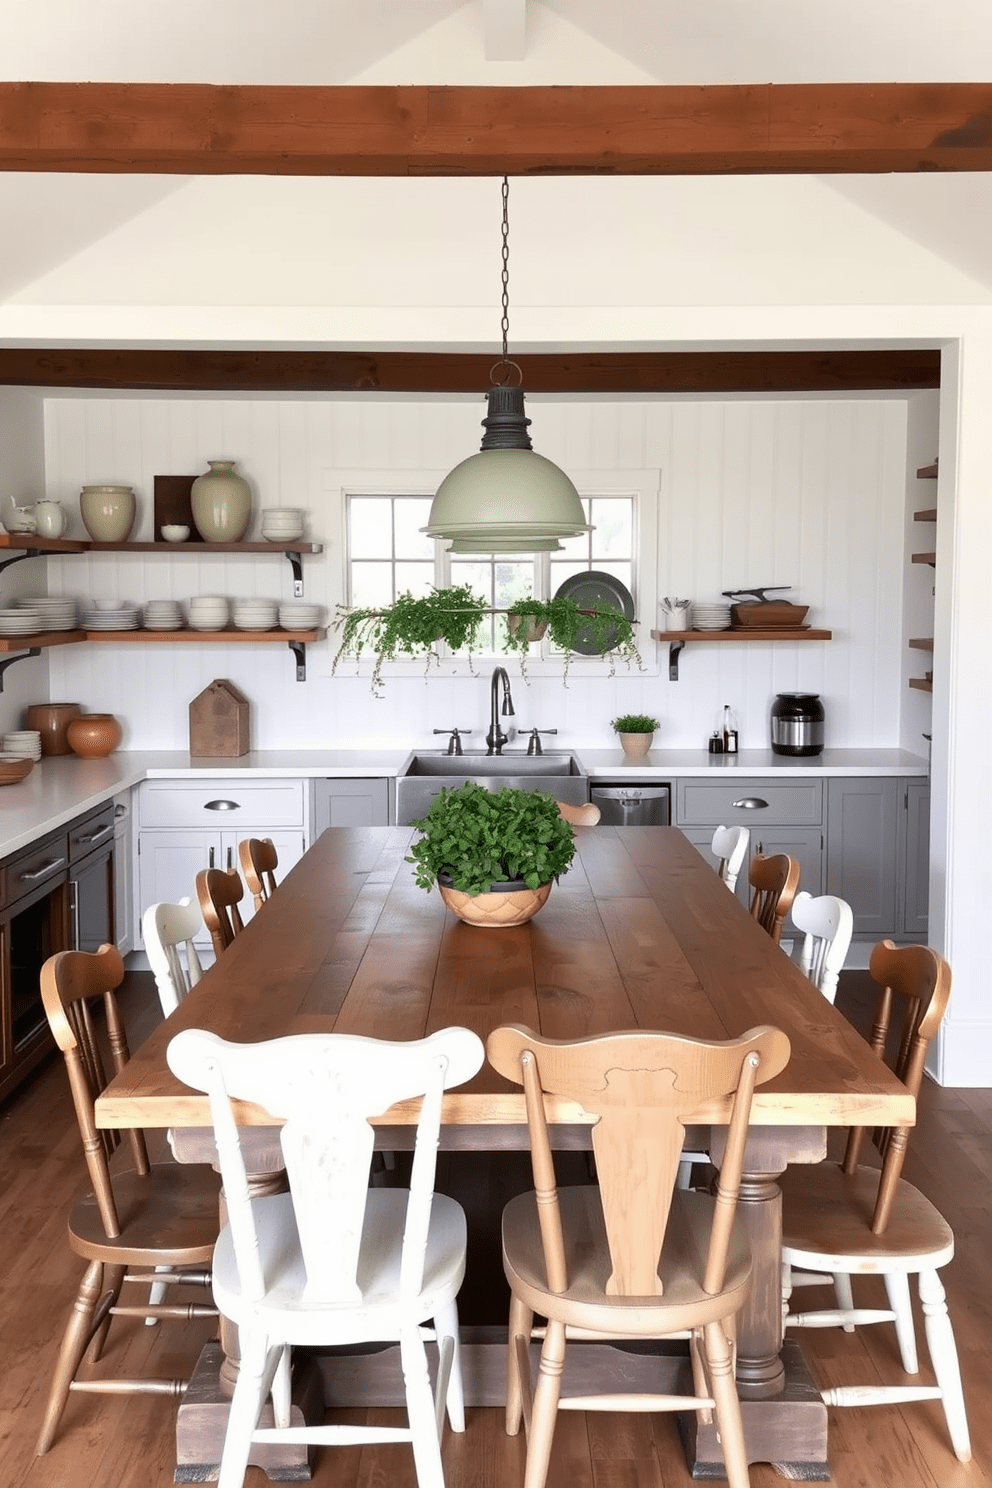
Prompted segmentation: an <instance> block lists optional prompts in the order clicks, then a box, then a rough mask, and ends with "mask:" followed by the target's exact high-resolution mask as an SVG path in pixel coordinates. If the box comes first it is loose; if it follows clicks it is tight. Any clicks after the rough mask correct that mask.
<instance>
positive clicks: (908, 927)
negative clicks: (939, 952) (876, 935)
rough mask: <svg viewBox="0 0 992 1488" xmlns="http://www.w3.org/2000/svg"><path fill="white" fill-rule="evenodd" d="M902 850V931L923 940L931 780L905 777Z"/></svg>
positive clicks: (928, 870) (926, 922) (926, 904)
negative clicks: (907, 778) (903, 839)
mask: <svg viewBox="0 0 992 1488" xmlns="http://www.w3.org/2000/svg"><path fill="white" fill-rule="evenodd" d="M901 784H902V785H903V787H904V792H903V823H904V827H905V834H904V835H905V843H904V851H903V854H902V859H903V864H904V880H903V884H904V887H903V894H902V905H903V923H902V928H903V932H904V934H906V935H908V936H912V937H914V938H918V939H920V940H923V939H925V938H926V936H927V931H928V915H929V908H930V783H929V781H927V780H904V781H902V782H901Z"/></svg>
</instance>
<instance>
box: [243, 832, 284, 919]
mask: <svg viewBox="0 0 992 1488" xmlns="http://www.w3.org/2000/svg"><path fill="white" fill-rule="evenodd" d="M238 858H239V860H240V862H241V873H242V876H243V877H244V881H245V883H246V884H247V885H248V892H249V894H251V895H253V896H254V899H255V909H256V911H257V910H260V909H261V907H262V905H263V904H264V903H265V901H266V899H269V898H271V897H272V895H273V894H274V893H275V891H276V869H277V868H278V867H279V858H278V856H277V854H276V850H275V847H274V846H273V844H272V838H271V837H245V838H244V839H243V841H241V842H239V843H238Z"/></svg>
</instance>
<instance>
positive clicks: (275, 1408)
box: [272, 1343, 293, 1431]
mask: <svg viewBox="0 0 992 1488" xmlns="http://www.w3.org/2000/svg"><path fill="white" fill-rule="evenodd" d="M292 1414H293V1376H292V1350H291V1348H290V1346H289V1344H288V1343H284V1344H283V1346H282V1348H281V1349H280V1350H279V1358H278V1361H277V1363H276V1367H275V1373H274V1374H273V1376H272V1419H273V1423H274V1424H275V1425H276V1426H277V1427H279V1429H280V1430H281V1431H288V1430H289V1427H290V1424H291V1421H292Z"/></svg>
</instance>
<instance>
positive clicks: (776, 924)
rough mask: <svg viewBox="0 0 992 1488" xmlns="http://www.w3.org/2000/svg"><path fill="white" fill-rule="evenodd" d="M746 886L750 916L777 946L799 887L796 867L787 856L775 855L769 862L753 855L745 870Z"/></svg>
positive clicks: (764, 858)
mask: <svg viewBox="0 0 992 1488" xmlns="http://www.w3.org/2000/svg"><path fill="white" fill-rule="evenodd" d="M748 882H749V883H750V885H751V889H752V891H753V892H752V894H751V914H752V916H753V918H754V919H756V920H757V921H758V924H759V925H760V926H761V928H762V929H763V930H767V931H768V934H769V935H770V936H771V938H772V940H773V941H774V942H775V944H776V945H778V943H779V941H780V940H781V939H782V926H783V925H784V923H785V917H786V915H787V914H788V913H789V910H790V909H791V908H792V901H793V899H794V898H795V897H796V890H797V889H798V887H799V864H798V862H797V861H796V859H795V858H790V857H789V855H788V854H787V853H776V854H775V855H774V857H770V858H766V857H765V856H764V855H763V854H762V853H760V852H758V853H755V855H754V857H753V858H752V859H751V867H750V868H749V869H748Z"/></svg>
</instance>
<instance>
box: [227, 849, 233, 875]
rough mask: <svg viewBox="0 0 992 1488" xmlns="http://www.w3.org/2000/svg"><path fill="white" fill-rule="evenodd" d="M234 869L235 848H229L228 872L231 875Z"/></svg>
mask: <svg viewBox="0 0 992 1488" xmlns="http://www.w3.org/2000/svg"><path fill="white" fill-rule="evenodd" d="M233 867H234V848H233V847H229V848H228V849H227V871H228V873H230V871H231V869H232V868H233Z"/></svg>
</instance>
